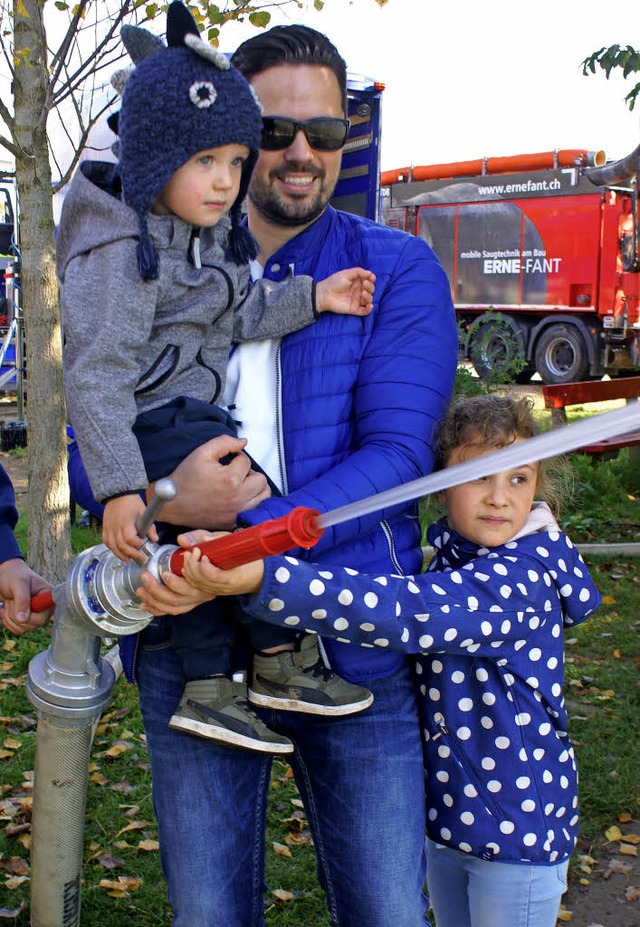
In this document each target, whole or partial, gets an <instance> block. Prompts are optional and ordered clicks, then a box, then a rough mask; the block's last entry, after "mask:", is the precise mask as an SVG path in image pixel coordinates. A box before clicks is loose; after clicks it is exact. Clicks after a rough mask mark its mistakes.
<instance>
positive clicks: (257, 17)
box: [249, 12, 271, 29]
mask: <svg viewBox="0 0 640 927" xmlns="http://www.w3.org/2000/svg"><path fill="white" fill-rule="evenodd" d="M249 22H250V23H251V24H252V25H253V26H257V27H258V28H259V29H265V28H266V27H267V26H268V25H269V23H270V22H271V13H259V12H258V13H250V14H249Z"/></svg>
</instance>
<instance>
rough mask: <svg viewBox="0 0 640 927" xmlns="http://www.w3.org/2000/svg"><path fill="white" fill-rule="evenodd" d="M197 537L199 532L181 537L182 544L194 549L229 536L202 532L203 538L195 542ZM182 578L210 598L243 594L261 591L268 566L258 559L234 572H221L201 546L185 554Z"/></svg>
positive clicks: (200, 537)
mask: <svg viewBox="0 0 640 927" xmlns="http://www.w3.org/2000/svg"><path fill="white" fill-rule="evenodd" d="M194 535H195V532H192V533H190V534H183V535H180V538H179V541H180V543H181V544H182V545H185V544H186V545H187V546H191V545H192V544H198V543H199V544H201V543H203V542H204V541H211V540H213V539H214V538H218V537H224V536H225V534H224V532H214V533H213V534H207V533H205V532H198V535H199V537H198V538H197V539H194ZM182 576H183V577H184V579H186V580H187V582H188V583H189V585H190V586H193V587H195V588H196V589H199V590H200V591H201V592H206V593H207V594H208V595H210V596H217V595H243V594H247V593H253V592H258V591H259V589H260V586H261V585H262V579H263V577H264V564H263V562H262V560H255V561H253V563H245V564H243V565H242V566H238V567H235V568H234V569H232V570H221V569H220V568H219V567H217V566H214V564H213V563H211V561H210V560H209V558H208V557H206V556H203V554H202V551H201V550H200V548H199V547H195V548H194V549H193V550H191V551H188V552H187V553H185V555H184V562H183V565H182Z"/></svg>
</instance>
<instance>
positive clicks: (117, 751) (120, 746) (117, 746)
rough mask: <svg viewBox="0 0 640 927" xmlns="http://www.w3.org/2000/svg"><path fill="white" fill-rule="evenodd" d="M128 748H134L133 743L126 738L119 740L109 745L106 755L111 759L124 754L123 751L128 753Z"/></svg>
mask: <svg viewBox="0 0 640 927" xmlns="http://www.w3.org/2000/svg"><path fill="white" fill-rule="evenodd" d="M128 750H133V744H132V743H129V742H128V741H126V740H117V741H116V742H115V743H114V744H113V746H111V747H109V749H108V750H105V753H104V755H105V756H108V757H109V758H110V759H114V758H115V757H118V756H122V754H123V753H126V752H127V751H128Z"/></svg>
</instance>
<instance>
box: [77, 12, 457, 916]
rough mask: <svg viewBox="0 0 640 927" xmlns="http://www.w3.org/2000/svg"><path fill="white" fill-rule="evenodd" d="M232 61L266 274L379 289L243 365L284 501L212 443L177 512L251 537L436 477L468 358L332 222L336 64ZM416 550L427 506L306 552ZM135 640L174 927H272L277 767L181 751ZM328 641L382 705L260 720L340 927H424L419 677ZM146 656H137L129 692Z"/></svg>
mask: <svg viewBox="0 0 640 927" xmlns="http://www.w3.org/2000/svg"><path fill="white" fill-rule="evenodd" d="M232 60H233V63H234V64H235V65H236V67H237V68H238V69H239V70H240V71H241V72H242V73H243V74H244V75H245V77H246V78H247V79H248V80H249V82H250V84H251V85H252V86H253V88H254V90H255V91H256V93H257V95H258V97H259V99H260V102H261V104H262V108H263V123H264V128H263V136H262V142H261V150H260V154H259V157H258V162H257V165H256V168H255V170H254V173H253V175H252V180H251V182H250V187H249V194H248V203H247V207H248V222H249V228H250V230H251V232H252V233H253V235H254V236H255V238H256V239H257V242H258V245H259V249H260V254H259V258H258V262H259V263H258V264H256V266H255V267H254V275H264V277H266V278H268V279H272V280H282V279H284V278H285V277H287V276H288V275H290V274H296V275H297V274H309V275H311V276H312V277H315V278H317V279H319V278H320V277H321V276H326V275H327V274H328V273H333V272H334V271H337V270H339V269H341V268H344V267H348V266H356V265H357V266H362V267H366V268H368V269H370V270H372V271H373V272H374V273H375V274H376V294H375V299H374V309H373V312H372V313H371V315H370V317H369V318H368V319H362V320H354V319H352V320H350V321H351V324H349V325H345V324H344V319H343V317H340V316H331V317H328V316H323V317H322V318H321V319H319V320H318V321H317V322H316V324H315V325H313V326H311V327H310V328H309V329H307V330H305V331H303V332H299V333H297V334H295V335H291V336H287V337H286V338H284V339H282V341H281V342H278V343H273V342H270V343H264V342H263V343H260V344H253V345H242V346H240V347H239V348H238V349H237V350H236V351H235V352H234V354H233V355H232V358H231V361H230V367H229V372H228V379H227V384H228V385H227V393H226V397H225V398H226V402H227V404H228V408H229V409H230V410H232V411H233V415H234V418H236V419H237V420H238V425H239V429H240V434H241V435H243V436H246V437H247V438H248V445H247V450H248V452H249V453H250V454H251V456H252V457H253V458H254V459H255V460H257V461H258V462H259V463H260V465H261V466H262V467H263V468H264V469H265V470H266V472H267V473H268V474H269V476H270V477H271V479H272V480H273V481H274V482H275V483H276V484H277V485H278V486H279V488H280V489H281V491H282V492H283V496H282V497H276V496H271V495H270V494H269V492H268V490H267V489H266V488H265V485H264V484H261V483H260V482H259V480H258V479H257V477H258V475H257V474H255V473H253V472H252V471H249V466H248V462H246V461H247V458H246V457H245V456H244V455H242V454H240V453H238V454H237V456H236V457H235V458H234V459H233V460H232V461H231V462H230V463H229V464H228V465H222V464H221V460H222V459H223V458H224V457H225V455H227V454H228V453H229V452H234V451H235V452H238V451H240V450H242V447H243V444H242V443H241V442H240V441H238V440H237V439H229V438H220V439H214V441H211V442H209V443H208V444H207V445H204V446H203V447H201V448H199V449H197V450H196V451H194V452H193V454H192V455H191V456H190V457H189V458H187V460H186V461H184V462H183V463H182V464H181V465H180V467H179V468H178V470H176V472H175V474H174V476H175V480H176V482H177V484H178V487H179V494H178V497H177V498H176V499H175V500H174V501H172V502H170V503H168V504H167V505H166V506H165V508H164V509H163V512H162V518H163V520H166V521H171V522H174V523H176V524H182V525H184V524H189V525H192V526H193V527H211V526H212V525H214V526H217V527H227V526H228V525H229V524H233V523H236V524H238V525H240V526H242V525H251V524H256V523H258V522H262V521H265V520H267V519H271V518H276V517H279V516H281V515H283V514H285V513H286V512H288V511H290V510H291V509H292V508H293V507H295V506H297V505H304V506H309V507H312V508H317V509H319V510H321V511H327V510H330V509H333V508H335V507H337V506H340V505H344V504H346V503H348V502H351V501H354V500H357V499H362V498H365V497H367V496H369V495H371V494H372V493H376V492H380V491H383V490H385V489H389V488H391V487H393V486H396V485H398V484H400V483H404V482H408V481H410V480H413V479H416V478H418V477H420V476H422V475H424V474H426V473H428V472H429V471H430V470H431V469H432V467H433V441H434V437H435V436H434V429H435V426H436V424H437V422H438V420H439V419H440V417H441V415H442V413H443V411H444V408H445V406H446V404H447V401H448V399H449V397H450V395H451V391H452V386H453V378H454V373H455V368H456V358H457V339H456V327H455V320H454V313H453V306H452V302H451V296H450V290H449V285H448V282H447V278H446V275H445V273H444V271H443V270H442V268H441V266H440V264H439V263H438V261H437V259H436V258H435V256H434V255H433V252H432V251H431V250H430V249H429V247H428V246H427V245H426V244H425V243H424V242H423V241H421V240H420V239H419V238H415V237H413V236H409V235H406V234H404V233H401V232H398V231H396V230H392V229H387V228H384V227H382V226H379V225H376V224H374V223H372V222H370V221H368V220H365V219H361V218H359V217H356V216H351V215H348V214H346V213H340V212H337V211H336V210H334V209H333V208H332V207H331V206H329V205H328V203H329V199H330V197H331V195H332V193H333V189H334V187H335V184H336V181H337V179H338V174H339V171H340V160H341V153H342V147H343V145H344V142H345V139H346V134H347V122H346V118H345V117H346V66H345V62H344V61H343V59H342V58H341V57H340V55H339V53H338V51H337V50H336V48H335V47H334V46H333V45H332V44H331V42H329V40H328V39H327V38H326V36H324V35H322V34H321V33H318V32H316V31H315V30H313V29H309V28H307V27H304V26H287V27H275V28H273V29H271V30H269V31H268V32H265V33H261V34H260V35H258V36H256V37H255V38H252V39H250V40H249V41H247V42H245V43H243V44H242V45H241V46H240V47H239V48H238V50H237V51H236V53H235V55H234V56H233V59H232ZM245 477H246V479H245ZM78 485H79V484H78V483H77V482H76V486H78ZM78 501H79V502H82V501H83V500H82V499H80V498H78ZM420 534H421V532H420V526H419V522H418V517H417V505H413V504H409V505H403V506H396V507H394V508H391V509H387V510H384V511H382V512H378V513H375V514H372V515H367V516H363V517H361V518H359V519H357V520H355V521H350V522H347V523H345V524H343V525H336V526H334V527H333V528H330V529H328V530H327V531H326V532H325V534H324V535H323V537H322V538H321V539H320V541H319V542H318V544H317V545H316V546H315V547H314V548H313V549H312V551H310V552H299V553H300V555H301V556H305V557H307V558H312V559H313V560H314V561H321V562H322V563H326V564H327V565H330V564H332V563H335V564H339V563H349V564H350V565H352V566H354V567H356V568H363V567H366V568H367V570H368V571H369V572H371V571H373V572H376V571H380V572H381V573H382V572H390V571H391V572H397V573H414V572H419V571H420V569H421V564H422V552H421V548H420V539H421V538H420ZM187 543H188V540H187ZM144 583H145V590H144V592H143V601H144V603H145V604H146V605H147V607H149V608H150V609H151V610H153V611H154V613H155V614H157V615H160V616H161V615H162V614H163V613H166V612H169V611H172V612H174V613H180V612H185V611H188V610H189V609H190V608H192V607H193V606H194V605H196V604H198V602H201V601H202V597H201V596H200V594H196V593H194V592H193V590H191V591H189V587H187V586H186V583H185V582H184V581H183V580H181V579H179V578H177V577H176V578H173V579H170V578H167V583H168V584H167V585H164V586H160V585H159V584H158V583H156V582H155V581H154V580H153V578H152V577H150V576H146V577H145V578H144ZM199 596H200V597H199ZM213 607H222V606H221V605H216V603H214V605H213ZM328 617H331V616H328ZM334 617H335V616H334ZM141 637H142V640H141V642H140V644H141V646H138V647H137V648H136V654H135V656H136V661H135V678H136V680H137V682H138V685H139V687H140V702H141V708H142V712H143V717H144V723H145V730H146V733H147V742H148V746H149V752H150V756H151V767H152V781H153V797H154V808H155V811H156V815H157V818H158V823H159V837H160V846H161V854H162V862H163V868H164V872H165V875H166V878H167V881H168V883H169V898H170V901H171V903H172V905H173V907H174V911H175V920H174V924H175V927H213V925H220V924H224V925H225V927H259V925H262V924H263V923H264V920H263V891H264V884H263V880H264V838H265V808H266V800H267V791H268V787H269V778H270V761H269V759H268V758H261V757H260V756H257V755H249V754H241V753H239V752H237V751H235V752H234V751H233V750H230V749H228V748H225V747H219V746H216V745H215V744H212V743H208V742H205V741H199V740H196V739H195V738H194V739H193V742H191V739H189V742H188V743H186V744H185V743H184V740H185V738H179V739H178V735H176V734H174V733H173V732H172V731H171V730H169V729H168V727H167V721H168V719H169V717H170V716H171V713H172V712H173V711H174V710H175V706H176V705H177V703H178V701H179V698H180V694H181V692H182V688H183V686H184V683H183V681H182V679H181V678H180V673H179V668H178V665H177V662H176V659H175V655H174V654H173V653H172V651H171V649H170V647H169V645H168V642H167V638H166V631H165V630H164V629H163V619H162V617H160V618H157V619H156V620H155V621H154V622H152V624H151V625H150V626H149V627H148V628H147V629H146V631H145V632H143V634H142V635H141ZM323 643H324V648H325V650H326V653H327V658H328V662H329V664H330V666H331V667H332V668H333V669H334V670H335V672H337V673H339V674H341V675H343V676H344V677H345V678H347V679H348V680H349V681H352V682H358V683H359V684H361V685H366V686H367V687H368V688H369V689H370V690H371V691H372V692H373V693H374V703H373V705H372V706H371V708H370V709H368V710H367V711H365V712H363V713H361V714H360V715H354V716H350V717H348V718H331V719H327V718H323V717H322V716H318V717H316V718H310V717H308V716H302V715H299V714H296V713H294V712H274V711H262V710H261V711H260V713H261V717H262V718H263V720H265V721H266V722H267V723H268V724H269V726H270V727H272V728H274V729H276V730H278V731H282V732H283V733H284V734H285V735H286V736H287V737H289V738H290V739H291V740H292V741H293V743H294V747H295V752H294V753H293V754H292V755H291V766H292V769H293V772H294V775H295V778H296V782H297V785H298V788H299V789H300V793H301V796H302V799H303V802H304V805H305V809H306V813H307V816H308V819H309V824H310V827H311V831H312V834H313V839H314V845H315V848H316V853H317V857H318V875H319V880H320V883H321V885H322V887H323V889H324V891H325V893H326V898H327V906H328V909H329V912H330V916H331V922H332V924H334V925H339V927H363V925H365V924H366V925H367V927H396V925H398V924H401V925H402V927H419V925H420V924H424V923H425V916H426V909H427V903H426V900H425V898H424V895H423V892H422V888H423V884H424V876H425V871H424V859H423V842H424V830H425V827H424V812H423V807H424V792H423V772H422V756H421V750H420V747H419V741H420V738H419V721H418V715H417V707H416V698H415V694H414V680H413V675H412V665H411V663H410V662H409V661H408V660H407V659H406V658H405V657H403V656H401V655H398V654H392V653H387V652H385V651H383V650H379V649H377V648H376V649H375V650H374V649H373V648H372V649H371V650H366V649H363V648H358V647H354V646H351V645H348V644H343V643H340V642H336V641H329V640H326V641H323ZM131 649H132V648H131V641H130V639H126V638H125V639H123V641H121V650H122V652H123V662H124V663H125V666H126V667H127V668H128V672H129V673H131V670H132V669H133V654H132V653H131Z"/></svg>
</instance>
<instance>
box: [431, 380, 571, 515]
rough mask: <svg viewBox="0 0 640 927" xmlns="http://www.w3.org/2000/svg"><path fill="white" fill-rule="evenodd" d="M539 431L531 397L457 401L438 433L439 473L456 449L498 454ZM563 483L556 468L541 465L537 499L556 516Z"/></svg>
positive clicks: (471, 398) (483, 398)
mask: <svg viewBox="0 0 640 927" xmlns="http://www.w3.org/2000/svg"><path fill="white" fill-rule="evenodd" d="M540 431H541V428H540V424H539V422H538V420H537V419H536V417H535V415H534V414H533V399H531V397H530V396H519V397H513V396H498V395H495V394H490V395H482V396H468V397H465V398H460V399H454V400H453V402H452V403H451V405H450V406H449V408H448V410H447V412H446V414H445V416H444V419H443V421H442V424H441V425H440V431H439V433H438V459H437V469H439V470H442V469H444V468H445V467H446V466H447V465H448V463H449V460H450V459H451V455H452V454H453V452H454V450H455V449H456V448H459V447H464V446H465V445H474V446H477V447H478V446H479V447H483V448H487V450H496V449H498V448H501V447H506V446H507V445H509V444H513V442H514V441H516V440H518V439H523V438H533V437H534V436H535V435H538V434H540ZM554 468H555V469H554ZM562 482H563V480H562V479H561V478H560V472H559V469H558V467H557V464H555V465H554V464H552V465H549V462H548V461H540V462H539V464H538V485H537V488H536V497H537V498H538V499H544V501H545V502H547V504H548V505H549V506H550V507H551V508H552V509H554V511H556V512H557V511H559V507H560V498H561V495H562V491H561V483H562Z"/></svg>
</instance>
